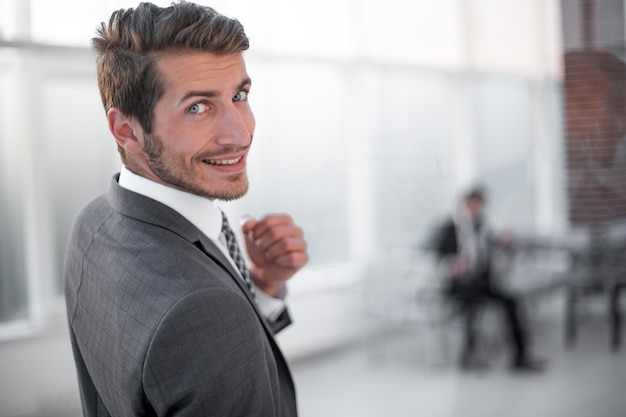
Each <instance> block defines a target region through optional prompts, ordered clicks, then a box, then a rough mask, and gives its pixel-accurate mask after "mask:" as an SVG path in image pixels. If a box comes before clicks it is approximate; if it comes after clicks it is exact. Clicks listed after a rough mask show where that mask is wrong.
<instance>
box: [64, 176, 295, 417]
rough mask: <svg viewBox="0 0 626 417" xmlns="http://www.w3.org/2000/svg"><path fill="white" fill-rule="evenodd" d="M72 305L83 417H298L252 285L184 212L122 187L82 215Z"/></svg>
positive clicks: (71, 275)
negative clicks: (239, 276) (251, 288)
mask: <svg viewBox="0 0 626 417" xmlns="http://www.w3.org/2000/svg"><path fill="white" fill-rule="evenodd" d="M65 275H66V277H65V278H66V284H65V285H66V291H65V293H66V302H67V310H68V317H69V324H70V335H71V339H72V347H73V350H74V357H75V361H76V367H77V371H78V380H79V385H80V390H81V396H82V401H83V409H84V414H85V416H88V417H92V416H98V417H103V416H114V417H125V416H177V417H178V416H188V417H200V416H241V417H243V416H246V417H249V416H263V417H265V416H267V417H270V416H282V417H292V416H296V415H297V412H296V399H295V390H294V386H293V382H292V379H291V375H290V372H289V368H288V366H287V363H286V361H285V359H284V358H283V356H282V354H281V352H280V349H279V348H278V346H277V344H276V342H275V340H274V337H273V334H274V333H275V332H276V331H278V330H280V329H281V328H282V327H284V326H285V325H287V324H289V323H290V319H289V315H288V314H287V313H285V314H283V316H281V318H279V319H278V321H277V322H276V323H271V324H270V323H267V322H266V320H265V318H264V317H263V316H262V314H261V313H260V312H259V311H258V310H257V307H256V304H255V303H254V302H253V301H252V298H251V295H250V293H249V291H248V289H247V288H246V286H245V283H244V282H243V281H242V280H241V279H240V278H238V277H237V274H236V272H235V271H234V270H233V268H232V266H231V264H230V263H229V262H228V260H227V259H225V258H224V256H223V254H222V252H221V251H220V250H219V249H218V248H217V247H216V246H215V245H214V244H213V242H212V241H211V240H210V239H209V238H207V237H206V236H205V235H204V234H203V233H201V232H200V231H199V230H198V229H197V228H196V227H195V226H193V225H192V224H191V223H190V222H189V221H187V220H186V219H185V218H183V217H182V216H181V215H180V214H178V213H177V212H176V211H174V210H172V209H170V208H169V207H167V206H165V205H163V204H161V203H159V202H157V201H154V200H152V199H150V198H147V197H144V196H141V195H139V194H136V193H133V192H131V191H129V190H126V189H124V188H122V187H120V186H119V184H118V183H117V176H116V177H114V178H113V181H112V183H111V189H110V190H109V192H108V194H107V195H103V196H101V197H99V198H97V199H96V200H94V201H93V202H92V203H90V204H89V205H88V206H87V207H86V208H85V209H84V210H83V211H82V213H81V214H80V215H79V217H78V218H77V220H76V223H75V225H74V228H73V231H72V235H71V237H70V240H69V244H68V251H67V259H66V271H65Z"/></svg>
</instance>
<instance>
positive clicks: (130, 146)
mask: <svg viewBox="0 0 626 417" xmlns="http://www.w3.org/2000/svg"><path fill="white" fill-rule="evenodd" d="M107 120H108V121H109V130H110V131H111V133H112V134H113V136H114V137H115V141H116V142H117V144H118V146H120V147H121V148H123V149H124V150H125V151H126V152H128V153H131V154H137V153H142V152H143V135H144V133H143V129H142V128H141V124H140V123H139V122H137V120H136V119H135V118H133V117H129V116H127V115H125V114H124V113H122V111H121V110H120V109H119V108H117V107H111V108H110V109H109V111H108V112H107Z"/></svg>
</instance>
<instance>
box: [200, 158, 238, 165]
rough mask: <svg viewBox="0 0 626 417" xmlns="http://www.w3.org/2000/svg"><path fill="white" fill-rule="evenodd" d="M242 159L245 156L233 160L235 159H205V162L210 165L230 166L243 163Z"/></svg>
mask: <svg viewBox="0 0 626 417" xmlns="http://www.w3.org/2000/svg"><path fill="white" fill-rule="evenodd" d="M241 158H243V156H240V157H239V158H233V159H205V160H204V162H206V163H207V164H209V165H220V166H223V165H225V166H228V165H236V164H237V163H238V162H239V161H241Z"/></svg>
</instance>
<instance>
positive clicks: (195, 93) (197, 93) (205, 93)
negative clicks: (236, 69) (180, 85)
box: [179, 77, 252, 103]
mask: <svg viewBox="0 0 626 417" xmlns="http://www.w3.org/2000/svg"><path fill="white" fill-rule="evenodd" d="M246 85H252V80H251V79H250V78H249V77H248V78H245V79H244V80H243V81H242V82H240V83H239V85H238V86H237V89H238V90H239V89H242V88H244V87H245V86H246ZM219 95H220V93H219V92H217V91H215V90H192V91H187V92H186V93H185V94H183V96H182V97H181V99H180V100H179V103H182V102H183V101H185V100H187V99H189V98H191V97H217V96H219Z"/></svg>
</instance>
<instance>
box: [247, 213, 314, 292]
mask: <svg viewBox="0 0 626 417" xmlns="http://www.w3.org/2000/svg"><path fill="white" fill-rule="evenodd" d="M241 231H242V232H243V238H244V244H245V246H246V251H247V252H248V258H249V259H250V278H251V279H252V280H253V282H254V284H255V285H256V286H257V287H258V288H259V289H261V290H262V291H263V292H265V293H266V294H268V295H270V296H275V295H276V293H277V292H278V290H279V289H280V288H281V287H282V286H283V284H284V283H285V281H287V280H288V279H289V278H291V277H292V276H293V275H294V274H295V273H296V272H298V270H299V269H300V268H302V267H303V266H304V265H305V264H306V263H307V261H308V260H309V256H308V254H307V244H306V241H305V240H304V236H303V232H302V229H301V228H300V227H298V226H296V225H295V224H294V222H293V220H292V219H291V217H290V216H288V215H286V214H270V215H267V216H265V217H263V218H262V219H260V220H258V221H257V220H255V219H253V218H246V219H244V220H243V224H242V226H241Z"/></svg>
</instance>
